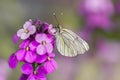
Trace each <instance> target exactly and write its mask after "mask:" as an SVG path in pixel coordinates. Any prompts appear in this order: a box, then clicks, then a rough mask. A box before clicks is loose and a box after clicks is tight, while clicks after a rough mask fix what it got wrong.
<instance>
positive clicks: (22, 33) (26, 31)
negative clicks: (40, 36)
mask: <svg viewBox="0 0 120 80" xmlns="http://www.w3.org/2000/svg"><path fill="white" fill-rule="evenodd" d="M35 32H36V27H35V26H34V25H32V21H31V20H29V21H27V22H25V24H24V25H23V29H20V30H18V32H17V36H18V37H20V38H21V39H23V40H24V39H27V38H29V36H30V35H32V34H34V33H35Z"/></svg>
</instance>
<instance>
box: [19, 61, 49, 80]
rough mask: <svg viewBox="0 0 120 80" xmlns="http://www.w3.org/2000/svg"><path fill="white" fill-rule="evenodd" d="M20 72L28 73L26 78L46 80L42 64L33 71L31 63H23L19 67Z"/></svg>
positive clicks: (28, 79)
mask: <svg viewBox="0 0 120 80" xmlns="http://www.w3.org/2000/svg"><path fill="white" fill-rule="evenodd" d="M21 72H22V73H23V74H25V75H28V78H27V80H36V79H40V80H46V74H47V73H46V70H45V69H44V67H43V66H39V67H38V68H37V69H36V70H35V71H34V69H33V67H32V65H31V64H29V63H25V64H23V66H22V67H21Z"/></svg>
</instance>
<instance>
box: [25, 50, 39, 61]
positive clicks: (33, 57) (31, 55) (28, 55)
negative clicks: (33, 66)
mask: <svg viewBox="0 0 120 80" xmlns="http://www.w3.org/2000/svg"><path fill="white" fill-rule="evenodd" d="M36 57H37V56H36V54H35V53H33V52H31V51H27V52H26V55H25V60H26V61H27V62H29V63H32V62H34V61H35V60H36Z"/></svg>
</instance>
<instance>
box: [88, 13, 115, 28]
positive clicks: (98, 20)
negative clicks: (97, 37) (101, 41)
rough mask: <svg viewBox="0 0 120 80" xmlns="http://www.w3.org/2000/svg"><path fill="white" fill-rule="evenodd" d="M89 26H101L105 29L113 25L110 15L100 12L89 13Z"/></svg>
mask: <svg viewBox="0 0 120 80" xmlns="http://www.w3.org/2000/svg"><path fill="white" fill-rule="evenodd" d="M86 23H87V27H90V28H91V29H95V28H101V29H104V30H107V29H111V28H112V26H111V25H113V23H112V21H111V20H110V18H109V17H106V16H104V15H100V14H96V15H95V14H94V15H89V16H88V17H87V18H86Z"/></svg>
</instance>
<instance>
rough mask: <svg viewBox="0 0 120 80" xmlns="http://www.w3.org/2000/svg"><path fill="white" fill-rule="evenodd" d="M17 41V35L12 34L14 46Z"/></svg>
mask: <svg viewBox="0 0 120 80" xmlns="http://www.w3.org/2000/svg"><path fill="white" fill-rule="evenodd" d="M18 41H19V37H18V36H17V34H14V36H13V42H14V43H15V44H16V43H17V42H18Z"/></svg>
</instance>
